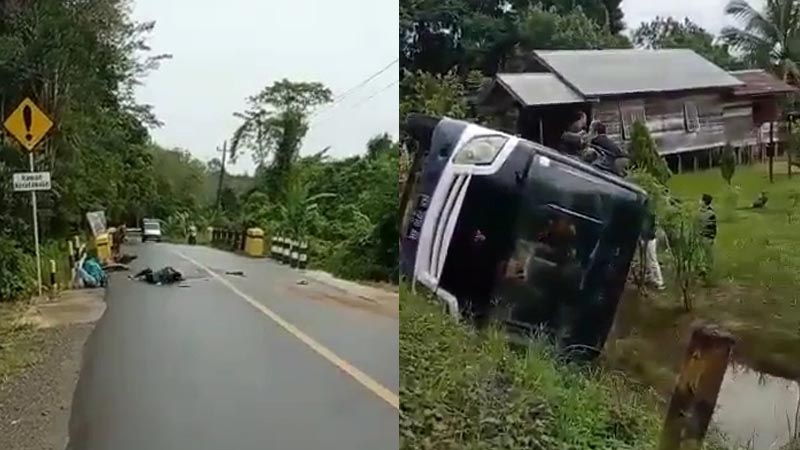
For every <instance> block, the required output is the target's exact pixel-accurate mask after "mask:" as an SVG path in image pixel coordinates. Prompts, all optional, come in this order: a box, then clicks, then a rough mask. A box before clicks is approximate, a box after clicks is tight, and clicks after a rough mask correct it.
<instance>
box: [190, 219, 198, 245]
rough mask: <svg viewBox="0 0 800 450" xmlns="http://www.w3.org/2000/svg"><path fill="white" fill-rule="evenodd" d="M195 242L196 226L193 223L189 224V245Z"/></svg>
mask: <svg viewBox="0 0 800 450" xmlns="http://www.w3.org/2000/svg"><path fill="white" fill-rule="evenodd" d="M196 243H197V227H196V226H194V224H191V225H190V226H189V245H195V244H196Z"/></svg>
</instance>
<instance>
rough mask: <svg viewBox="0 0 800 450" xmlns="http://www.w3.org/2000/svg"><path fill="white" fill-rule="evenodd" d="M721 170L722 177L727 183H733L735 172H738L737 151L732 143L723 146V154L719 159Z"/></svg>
mask: <svg viewBox="0 0 800 450" xmlns="http://www.w3.org/2000/svg"><path fill="white" fill-rule="evenodd" d="M719 171H720V175H722V179H723V180H725V182H726V183H728V184H731V179H733V174H734V173H735V172H736V153H735V152H734V150H733V147H732V146H731V145H730V144H727V145H725V147H723V148H722V154H721V155H720V159H719Z"/></svg>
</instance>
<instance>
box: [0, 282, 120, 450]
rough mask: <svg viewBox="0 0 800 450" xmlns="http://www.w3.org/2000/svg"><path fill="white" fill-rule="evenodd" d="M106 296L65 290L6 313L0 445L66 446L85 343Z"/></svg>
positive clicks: (20, 449) (0, 357)
mask: <svg viewBox="0 0 800 450" xmlns="http://www.w3.org/2000/svg"><path fill="white" fill-rule="evenodd" d="M104 295H105V290H103V289H92V290H76V291H66V292H63V293H62V294H61V295H59V297H58V298H57V299H55V300H46V299H41V300H37V301H34V302H31V303H29V304H28V306H27V308H24V307H23V305H19V306H17V307H15V308H14V310H15V311H11V312H10V313H9V314H7V315H6V316H4V319H5V320H4V321H3V322H2V323H0V325H2V326H0V329H3V330H5V331H6V332H5V333H2V335H3V337H4V340H3V342H2V345H3V346H4V347H5V348H2V349H0V350H3V351H0V369H3V370H2V371H0V372H2V374H4V376H3V377H2V379H0V448H2V449H6V448H7V449H16V450H28V449H30V450H34V449H36V450H43V449H63V448H64V447H65V445H66V441H67V436H68V423H69V415H70V406H71V403H72V394H73V391H74V390H75V384H76V383H77V381H78V376H79V374H80V366H81V355H82V352H83V345H84V343H85V342H86V340H87V339H88V338H89V335H90V334H91V332H92V329H93V328H94V322H96V321H97V320H99V319H100V317H101V316H102V315H103V312H104V311H105V301H104V300H103V298H104ZM12 313H13V314H12Z"/></svg>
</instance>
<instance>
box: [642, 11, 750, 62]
mask: <svg viewBox="0 0 800 450" xmlns="http://www.w3.org/2000/svg"><path fill="white" fill-rule="evenodd" d="M633 43H634V44H635V45H636V46H637V47H641V48H648V49H662V48H689V49H692V50H694V51H695V52H697V53H698V54H699V55H700V56H702V57H704V58H706V59H708V60H709V61H711V62H713V63H714V64H716V65H718V66H720V67H722V68H724V69H727V70H733V69H737V68H741V66H742V62H741V61H739V60H738V59H737V58H735V57H734V56H733V55H731V54H730V52H729V48H728V45H727V44H725V43H719V42H717V40H716V39H715V37H714V35H713V34H711V33H709V32H708V31H706V30H705V29H704V28H703V27H701V26H700V25H697V24H696V23H694V22H692V21H691V20H689V18H688V17H685V18H684V19H683V20H682V21H678V20H676V19H674V18H672V17H656V18H655V19H653V20H652V21H650V22H645V23H642V24H641V25H639V27H638V28H637V29H636V30H634V32H633Z"/></svg>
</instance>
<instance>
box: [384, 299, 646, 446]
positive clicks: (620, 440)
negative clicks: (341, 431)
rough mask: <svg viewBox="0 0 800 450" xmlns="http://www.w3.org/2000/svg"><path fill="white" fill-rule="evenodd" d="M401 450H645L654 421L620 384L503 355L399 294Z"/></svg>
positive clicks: (523, 355)
mask: <svg viewBox="0 0 800 450" xmlns="http://www.w3.org/2000/svg"><path fill="white" fill-rule="evenodd" d="M400 296H401V301H400V383H401V388H400V398H401V413H400V442H401V448H402V449H409V450H410V449H415V450H416V449H420V450H427V449H430V450H433V449H436V450H448V449H452V450H455V449H469V450H477V449H486V450H488V449H506V450H517V449H565V450H566V449H570V450H581V449H615V450H621V449H637V450H642V449H650V448H655V443H656V441H657V439H658V432H659V429H660V424H661V413H660V408H659V404H658V402H657V400H656V399H655V397H654V396H653V394H652V392H650V391H649V390H645V389H642V388H639V387H637V386H635V385H633V384H631V383H630V382H628V381H627V380H626V379H625V378H624V377H622V376H621V375H619V374H614V373H610V372H606V371H601V370H597V369H586V368H583V369H579V368H577V367H574V366H571V365H567V364H565V363H563V362H560V361H559V360H558V359H557V358H555V357H554V356H553V355H552V354H551V353H550V351H549V350H548V346H547V345H546V344H544V343H536V342H534V343H532V345H531V346H530V347H529V348H528V349H527V350H525V351H516V350H512V349H511V348H509V346H508V344H507V340H506V339H505V338H504V336H503V335H502V333H500V332H499V331H497V330H494V331H490V332H487V333H478V332H476V331H474V330H473V329H471V328H470V327H467V326H464V325H461V324H458V323H456V322H455V321H453V320H452V319H451V318H450V317H448V316H446V315H445V314H443V313H442V312H441V308H439V307H437V306H435V305H433V304H432V303H430V302H429V301H427V300H426V299H424V298H421V297H419V296H416V295H413V294H411V293H410V292H409V291H408V289H406V288H405V287H403V288H401V291H400Z"/></svg>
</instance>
